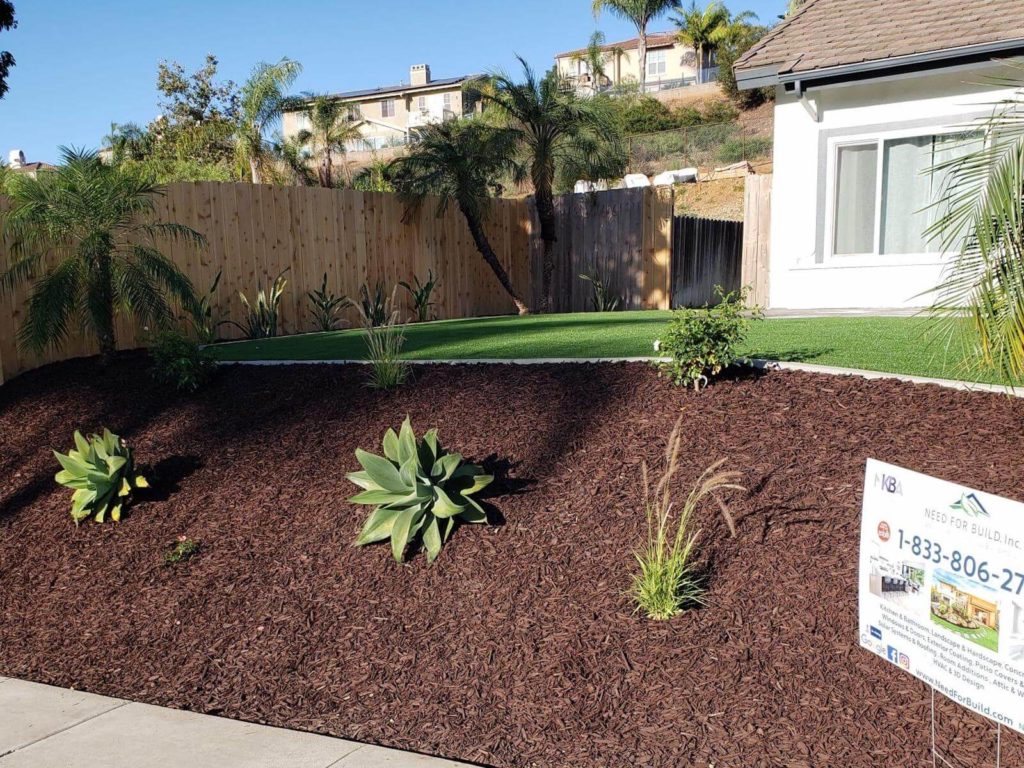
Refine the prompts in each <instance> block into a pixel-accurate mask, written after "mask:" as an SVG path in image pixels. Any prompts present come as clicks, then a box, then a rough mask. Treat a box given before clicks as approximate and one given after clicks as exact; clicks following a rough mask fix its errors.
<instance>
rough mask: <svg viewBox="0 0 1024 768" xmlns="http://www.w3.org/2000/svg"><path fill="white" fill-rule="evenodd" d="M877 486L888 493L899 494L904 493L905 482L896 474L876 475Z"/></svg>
mask: <svg viewBox="0 0 1024 768" xmlns="http://www.w3.org/2000/svg"><path fill="white" fill-rule="evenodd" d="M875 488H881V489H882V490H883V491H885V492H886V493H894V494H896V495H897V496H902V495H903V483H901V482H900V481H899V480H898V479H897V478H896V475H875Z"/></svg>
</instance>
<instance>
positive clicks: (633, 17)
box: [593, 0, 676, 93]
mask: <svg viewBox="0 0 1024 768" xmlns="http://www.w3.org/2000/svg"><path fill="white" fill-rule="evenodd" d="M675 4H676V0H593V10H594V16H600V14H601V11H604V10H607V11H610V12H611V13H613V14H614V15H616V16H618V17H619V18H622V19H626V20H627V21H630V22H632V23H633V26H634V27H636V31H637V35H638V38H639V40H638V45H637V48H638V52H639V54H640V91H641V93H642V92H643V91H644V86H645V85H646V83H647V26H648V25H649V24H650V23H651V22H652V21H654V20H655V19H656V18H658V17H659V16H661V15H662V14H665V13H668V11H669V10H670V9H671V8H673V7H674V6H675Z"/></svg>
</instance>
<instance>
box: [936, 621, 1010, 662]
mask: <svg viewBox="0 0 1024 768" xmlns="http://www.w3.org/2000/svg"><path fill="white" fill-rule="evenodd" d="M931 616H932V622H934V623H935V624H938V625H939V626H940V627H943V628H945V629H948V630H949V631H950V632H956V633H957V634H958V635H960V636H961V637H963V638H964V639H965V640H970V641H971V642H972V643H977V644H978V645H980V646H981V647H982V648H988V649H989V650H990V651H997V652H998V650H999V633H998V632H996V631H995V630H994V629H992V628H991V627H978V628H977V629H967V628H965V627H958V626H957V625H956V624H951V623H950V622H948V621H946V620H945V619H940V618H939V617H938V616H936V615H935V614H934V613H933V614H932V615H931Z"/></svg>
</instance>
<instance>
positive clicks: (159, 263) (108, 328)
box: [0, 148, 205, 361]
mask: <svg viewBox="0 0 1024 768" xmlns="http://www.w3.org/2000/svg"><path fill="white" fill-rule="evenodd" d="M61 158H62V164H61V166H60V167H59V168H58V169H56V170H54V171H45V172H41V173H40V174H39V175H38V177H37V178H31V177H29V176H27V175H23V176H17V177H16V178H12V179H11V180H10V182H9V183H8V185H7V193H8V195H9V196H10V200H11V207H10V210H9V211H8V212H7V214H6V215H5V216H4V217H3V222H2V228H0V233H2V235H3V236H4V237H5V238H9V241H10V242H11V243H12V247H11V249H10V261H9V263H8V264H6V265H5V267H6V269H5V271H4V272H3V274H2V275H0V290H11V289H13V287H14V286H15V285H17V284H18V283H20V282H22V281H24V280H27V279H29V278H30V277H31V276H32V275H33V274H35V273H37V272H38V271H39V270H40V269H42V275H41V276H40V277H38V278H36V279H35V281H34V283H33V285H32V291H31V295H30V296H29V300H28V311H27V313H26V315H25V321H24V322H23V324H22V326H21V328H20V329H19V339H20V341H21V344H22V345H23V346H24V347H26V348H28V349H32V350H36V351H41V350H42V349H44V348H45V347H47V346H48V345H54V346H60V344H61V343H62V342H64V341H65V340H66V339H67V337H68V336H69V335H70V334H71V331H72V326H73V325H74V324H77V325H79V326H81V327H82V328H83V329H84V330H85V331H87V332H89V333H91V334H92V335H93V336H95V338H96V341H97V343H98V344H99V349H100V353H101V354H102V356H103V359H104V360H105V361H106V360H108V359H109V358H110V355H111V354H112V353H113V352H114V350H115V349H116V347H117V336H116V333H115V330H114V320H115V316H116V315H117V313H118V312H122V311H123V312H127V313H129V314H131V315H132V316H133V317H135V318H136V319H137V320H139V321H140V322H142V323H146V324H152V325H157V326H159V325H161V324H163V323H166V322H167V321H169V320H170V319H171V318H172V311H171V306H172V304H173V303H178V304H180V305H181V306H183V307H184V308H185V309H186V310H194V309H195V308H196V306H197V299H196V296H195V291H194V290H193V288H192V283H191V282H190V281H189V279H188V278H187V277H186V276H185V275H184V274H182V272H181V270H179V269H178V267H177V266H175V264H174V263H173V262H172V261H171V260H170V259H168V258H167V257H166V256H164V255H163V254H162V253H161V252H160V251H159V249H158V247H157V244H158V242H160V241H168V240H182V241H185V242H188V243H191V244H193V245H195V246H197V247H198V246H202V245H203V244H204V243H205V241H204V239H203V236H202V235H200V234H199V233H198V232H196V231H195V230H193V229H190V228H189V227H186V226H183V225H181V224H176V223H173V222H165V221H156V220H154V219H155V210H156V208H155V201H156V198H157V197H159V196H160V195H162V194H163V190H162V188H161V187H159V186H157V185H156V184H155V183H154V182H153V181H152V180H151V178H150V177H148V176H146V175H144V174H142V173H140V172H138V171H135V170H132V169H130V168H125V167H118V166H112V165H107V164H105V163H103V162H102V161H101V160H100V158H99V155H98V154H97V153H95V152H87V151H84V150H77V149H68V148H61ZM48 253H49V254H53V255H54V257H55V258H54V259H53V261H52V262H51V261H49V260H46V261H44V257H46V255H47V254H48Z"/></svg>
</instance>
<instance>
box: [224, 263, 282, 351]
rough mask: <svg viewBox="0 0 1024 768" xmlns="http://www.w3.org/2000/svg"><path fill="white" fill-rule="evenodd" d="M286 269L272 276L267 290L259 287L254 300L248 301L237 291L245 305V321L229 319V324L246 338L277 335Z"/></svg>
mask: <svg viewBox="0 0 1024 768" xmlns="http://www.w3.org/2000/svg"><path fill="white" fill-rule="evenodd" d="M287 271H288V270H287V269H285V270H284V271H283V272H281V274H279V275H278V276H277V277H276V278H274V282H273V283H272V284H271V286H270V290H269V291H264V290H263V288H260V289H259V290H258V291H257V292H256V300H255V301H254V302H250V301H249V299H248V298H247V297H246V295H245V294H244V293H242V292H241V291H239V292H238V298H239V299H241V300H242V304H243V305H244V306H245V322H244V324H243V323H236V322H234V321H231V324H232V325H234V326H235V327H236V328H238V329H239V330H240V331H242V333H244V334H245V337H246V338H247V339H269V338H271V337H273V336H277V318H278V310H279V308H280V306H281V296H282V294H284V287H285V286H286V285H288V281H287V280H285V278H284V274H285V272H287Z"/></svg>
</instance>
